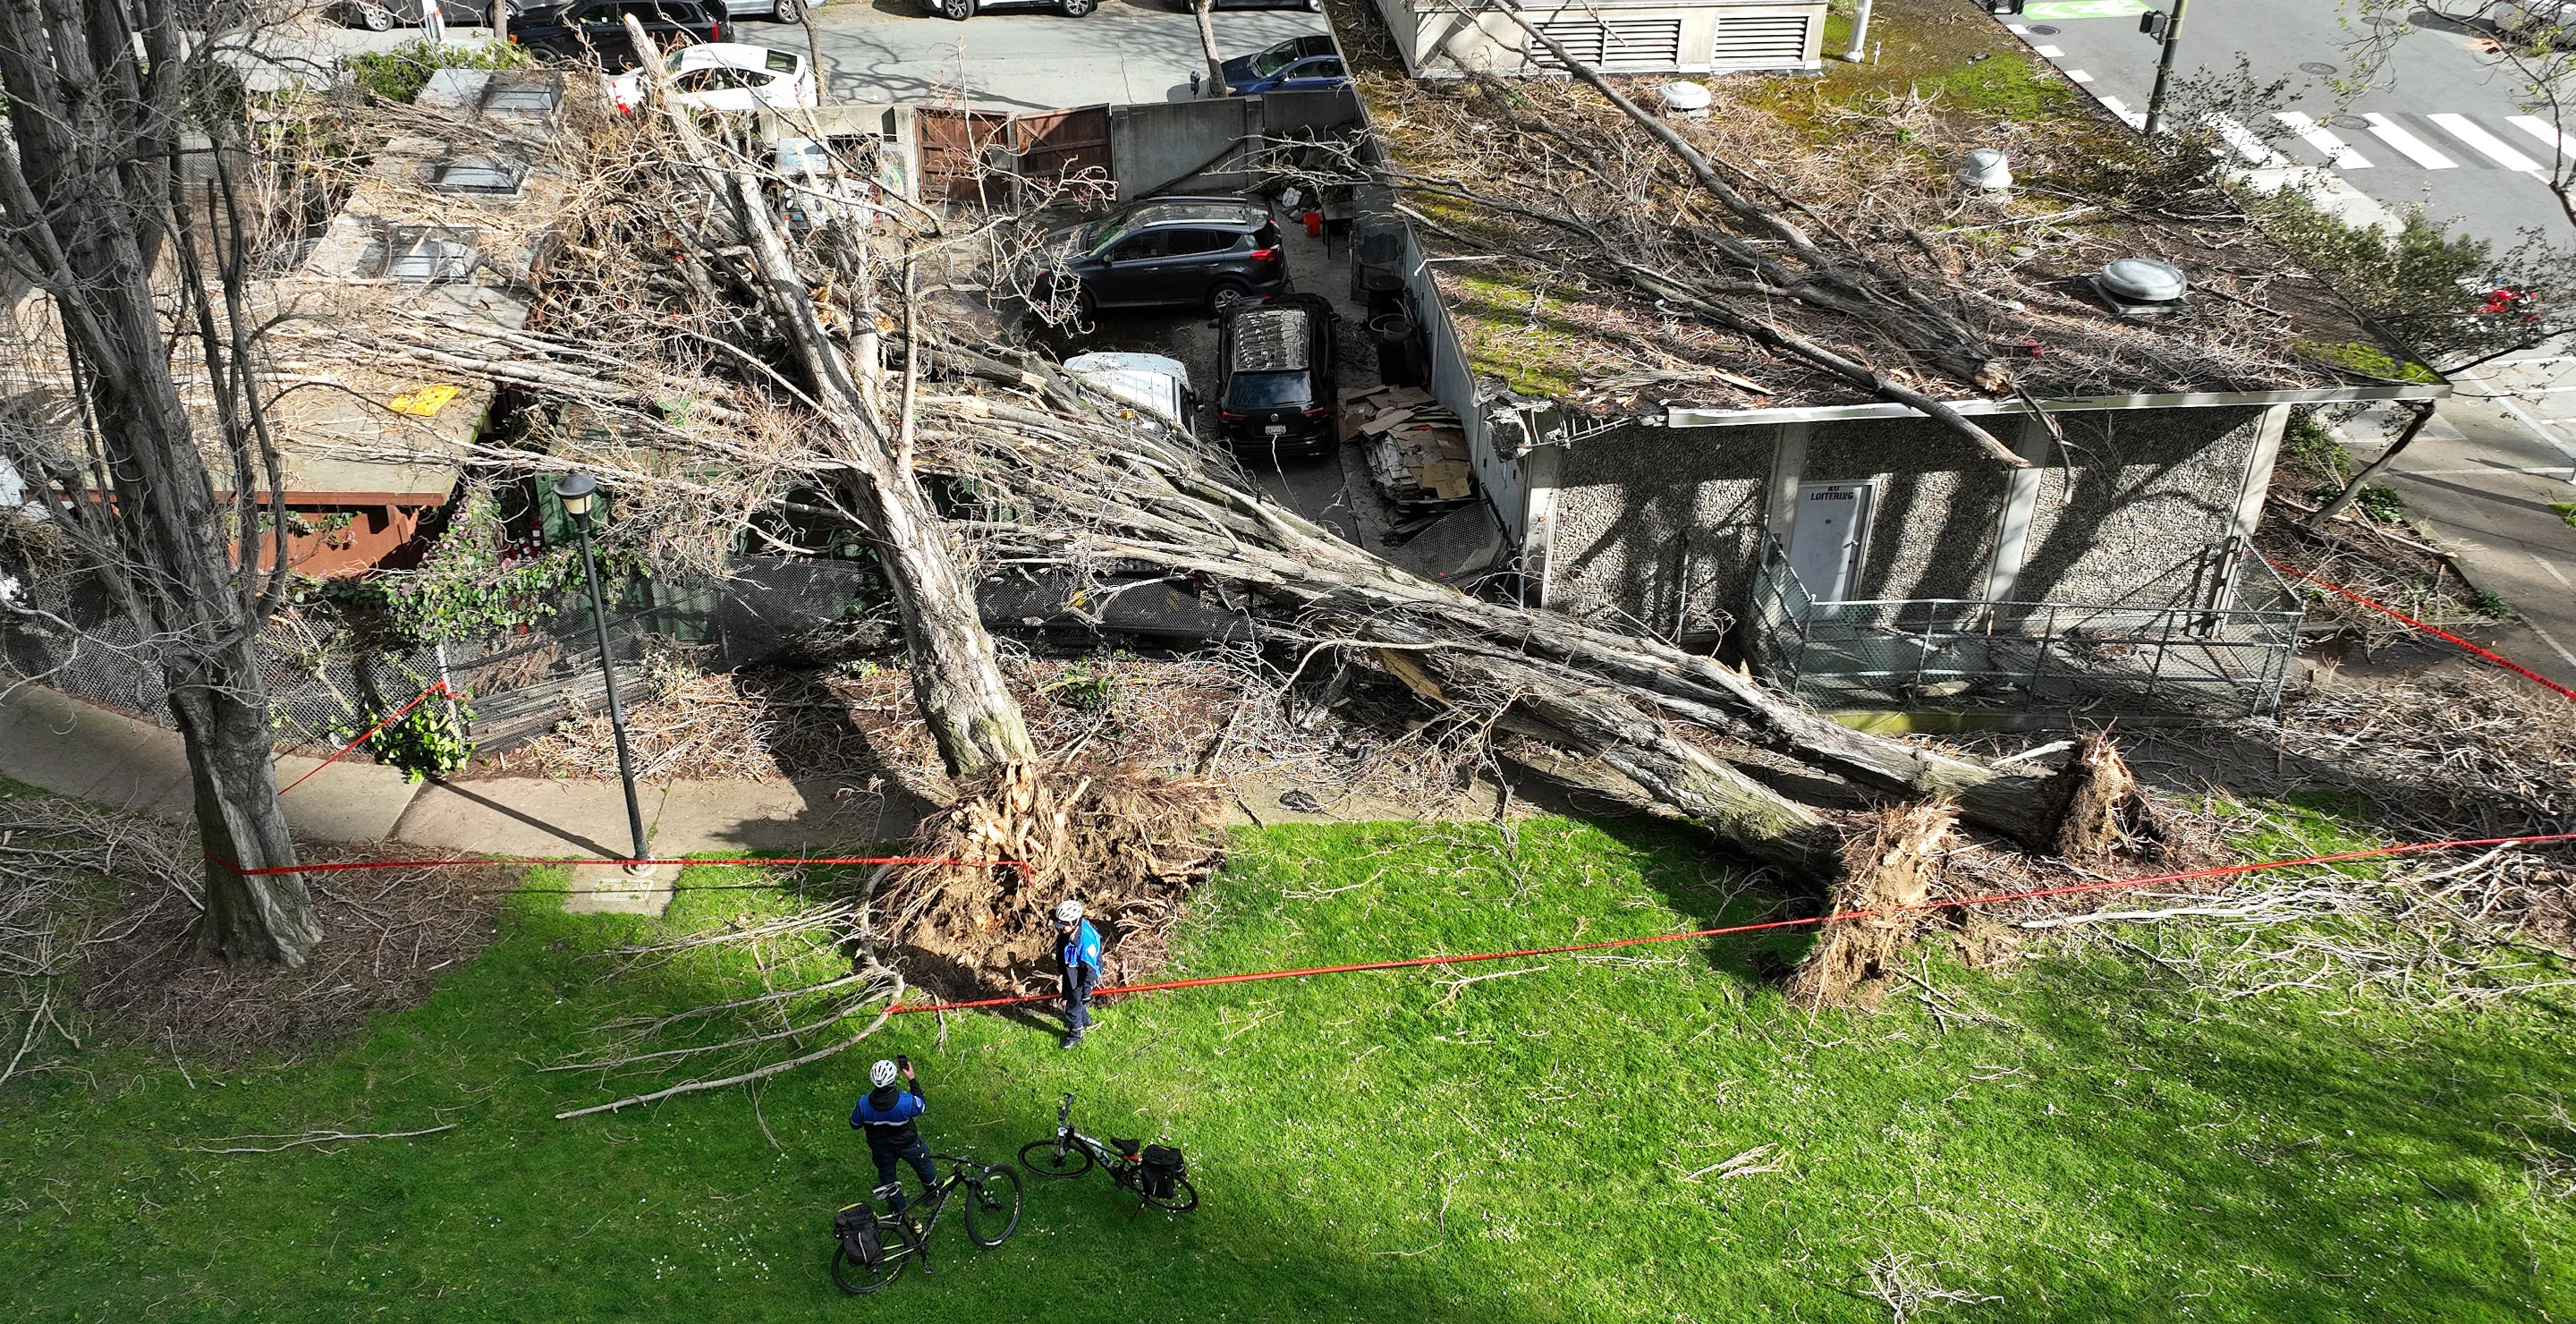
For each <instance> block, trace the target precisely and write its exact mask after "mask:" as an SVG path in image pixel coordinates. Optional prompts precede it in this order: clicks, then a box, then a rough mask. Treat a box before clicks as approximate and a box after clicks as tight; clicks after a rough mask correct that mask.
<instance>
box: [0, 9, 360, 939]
mask: <svg viewBox="0 0 2576 1324" xmlns="http://www.w3.org/2000/svg"><path fill="white" fill-rule="evenodd" d="M181 45H182V43H181V41H180V37H179V30H178V26H177V23H176V21H175V16H174V12H173V10H172V8H171V7H170V5H169V4H168V2H167V0H142V3H139V4H136V5H132V6H126V5H120V4H115V3H110V2H109V0H90V3H88V4H86V5H84V4H78V3H66V4H60V5H47V6H45V7H44V8H43V9H41V10H39V9H38V8H37V7H36V6H34V5H32V4H27V3H23V2H22V0H11V2H10V3H6V4H0V88H5V92H6V95H7V102H8V112H9V117H10V128H11V129H12V130H13V132H12V134H11V136H10V141H9V142H7V143H4V144H0V222H5V233H4V234H0V241H4V242H5V249H6V252H7V255H8V256H9V257H10V258H11V259H12V265H13V266H15V267H16V268H17V269H18V270H20V271H22V272H24V273H26V274H27V275H28V276H30V277H31V278H32V279H33V280H34V281H35V282H36V283H37V284H38V286H39V287H40V288H42V289H43V290H44V291H45V292H46V293H47V294H48V295H50V296H51V298H52V301H53V310H54V312H55V314H56V316H57V317H58V319H59V320H60V322H61V326H62V332H63V341H64V346H65V352H66V354H67V356H68V358H69V360H70V364H69V366H70V368H71V370H72V380H73V381H74V382H75V383H76V384H77V390H78V392H79V394H80V397H81V403H82V404H83V405H84V406H85V409H84V411H83V412H82V415H81V419H80V422H79V424H77V425H76V428H75V430H74V431H73V432H71V433H69V434H67V435H66V437H65V438H64V439H63V442H62V445H61V448H60V449H59V450H53V449H47V448H46V447H49V446H50V444H51V442H52V441H53V440H54V439H53V438H42V439H38V441H36V442H31V443H30V447H29V453H27V454H22V455H20V456H18V457H16V458H19V459H21V460H27V461H30V462H31V463H29V464H22V465H21V466H20V467H21V468H22V470H27V471H28V472H29V473H30V476H31V477H34V478H35V479H36V481H35V483H34V484H33V486H34V488H35V490H36V491H37V492H38V493H41V494H43V495H44V496H46V497H47V498H48V506H49V510H50V513H52V514H53V515H54V516H55V524H56V527H57V528H59V529H60V530H61V531H62V532H63V534H64V536H66V537H67V538H68V539H69V540H70V541H71V542H72V544H73V545H74V547H75V548H76V549H77V550H78V552H79V554H80V556H81V559H82V560H83V562H84V563H86V564H87V566H88V567H89V568H90V569H92V570H93V571H95V572H96V573H97V574H98V576H99V580H100V582H101V583H102V584H103V585H104V586H105V587H106V588H107V590H108V592H109V594H110V595H111V596H112V597H113V598H114V600H115V601H116V603H117V605H118V606H119V607H120V608H121V609H122V610H123V611H124V613H125V615H126V616H127V617H128V619H130V620H131V621H132V622H133V623H134V624H135V626H136V628H137V629H138V630H139V631H140V632H141V634H142V637H143V639H144V640H145V641H146V645H145V647H146V648H147V649H148V650H149V653H150V655H151V656H152V657H153V658H154V660H155V661H156V662H157V663H158V664H159V666H160V668H161V672H162V676H163V679H164V680H165V682H166V683H167V686H168V689H169V692H170V707H171V713H172V715H173V716H174V717H175V718H176V719H177V722H178V726H179V732H180V736H181V739H182V741H183V742H184V743H185V745H186V748H187V754H188V765H189V779H190V782H191V784H192V786H193V787H194V790H195V800H196V812H197V824H198V830H199V833H200V835H201V837H202V838H203V841H204V846H205V850H206V853H207V855H208V856H209V857H210V858H209V860H208V862H207V866H206V915H205V923H204V925H203V927H202V928H201V930H200V941H201V945H202V946H204V947H205V948H206V949H207V950H209V951H212V952H215V953H217V954H220V955H224V956H228V957H239V956H256V957H264V958H268V959H273V960H278V961H283V962H285V963H286V964H288V965H300V964H302V963H303V961H304V959H305V956H306V953H307V952H308V951H309V950H310V949H311V947H312V945H313V944H314V942H315V941H316V940H318V938H319V937H320V925H319V923H318V921H317V920H316V919H315V917H314V914H313V908H312V901H311V898H310V896H309V895H308V894H307V892H306V890H305V887H304V882H303V878H302V876H301V875H299V874H296V873H293V872H287V873H280V874H274V875H268V876H264V877H256V878H251V877H244V876H243V875H242V873H241V872H240V871H239V869H236V868H231V867H227V866H226V864H224V863H218V862H216V861H215V859H213V858H212V857H215V856H221V857H223V859H224V860H225V861H228V862H230V863H231V864H233V865H238V866H240V868H241V869H254V870H256V869H268V868H281V867H283V868H288V869H291V868H292V867H293V866H294V864H295V862H296V859H295V845H294V842H293V841H292V840H291V839H290V838H289V837H288V835H287V829H286V818H285V814H284V811H283V810H282V809H280V807H279V805H278V802H277V783H276V780H275V776H274V774H273V772H272V771H271V769H270V766H269V758H270V743H269V722H268V710H267V704H266V699H265V695H264V693H263V690H262V687H261V684H260V678H259V668H258V662H257V657H256V654H255V651H254V650H255V648H256V646H257V639H258V635H259V629H260V623H261V621H262V620H264V619H265V617H266V615H267V613H268V611H269V610H271V609H272V608H273V607H274V605H275V603H276V602H277V600H278V598H279V596H280V595H281V594H282V592H283V589H284V574H285V570H284V562H285V559H286V558H285V550H286V549H285V537H286V535H285V529H284V514H285V512H284V510H283V508H282V503H281V501H280V499H279V495H278V488H279V485H280V483H281V481H282V479H281V476H280V473H279V464H278V460H277V456H276V452H275V450H274V448H273V447H272V446H270V445H269V443H268V439H267V437H266V435H265V433H264V431H262V430H261V428H260V422H259V417H258V412H257V411H258V403H257V389H256V378H255V374H254V373H253V372H252V371H251V365H250V364H248V363H245V362H242V361H241V360H242V355H243V354H245V353H246V352H247V350H248V347H249V342H248V338H247V335H246V334H245V333H244V329H243V327H242V326H241V325H240V323H239V322H238V321H237V320H234V314H235V313H237V311H238V309H237V307H236V306H235V303H234V300H233V297H232V296H235V295H237V294H238V293H239V285H238V281H239V278H240V271H239V268H238V265H237V264H230V263H228V264H226V265H224V266H223V267H222V268H221V270H220V272H219V275H220V278H221V280H222V281H223V282H224V283H223V286H222V288H221V290H219V291H218V290H209V289H208V287H207V282H206V280H205V279H204V275H203V273H202V272H201V270H200V268H199V261H198V259H199V254H200V253H201V252H211V253H214V254H216V255H217V256H218V257H219V258H220V257H221V256H222V254H223V252H224V245H223V244H222V243H220V242H216V240H217V239H219V237H220V236H217V235H214V234H211V233H210V232H209V231H206V230H201V229H199V228H198V221H197V220H196V219H194V218H192V217H191V215H190V214H189V212H188V210H187V208H186V207H185V206H184V205H183V202H182V198H181V196H180V194H179V192H178V190H177V186H176V185H175V184H174V182H173V180H172V178H171V172H170V170H169V166H168V163H169V162H170V161H172V160H174V159H175V156H176V151H177V142H176V139H175V134H176V131H177V126H178V125H179V124H180V123H182V122H183V120H184V119H185V118H186V115H185V113H184V112H185V110H186V105H185V100H186V99H185V97H184V95H183V91H182V89H183V88H184V87H186V86H187V85H188V80H189V78H190V77H191V76H192V71H191V70H189V68H188V67H187V66H188V63H189V60H188V57H187V56H186V55H185V54H183V52H182V50H181ZM207 45H208V46H209V47H212V46H215V45H219V43H212V42H209V43H207ZM208 127H209V129H211V130H212V131H214V132H215V134H216V136H217V140H218V144H219V145H220V144H221V142H222V140H223V137H224V133H225V129H224V126H223V125H221V124H209V125H208ZM217 172H218V178H219V179H221V178H222V166H221V161H220V153H219V154H218V159H217ZM228 187H229V185H228V183H227V188H228ZM206 219H207V221H208V222H209V223H211V222H212V221H213V219H214V218H212V217H209V218H206ZM234 251H235V253H236V254H237V253H238V244H237V243H236V244H235V245H234ZM156 276H175V278H176V279H174V280H165V281H163V282H161V284H162V285H164V286H166V287H167V288H156V283H155V279H154V278H155V277H156ZM218 298H221V299H222V300H223V302H224V314H225V317H226V319H227V320H228V321H231V323H232V325H231V333H230V334H229V335H227V334H226V333H225V332H224V331H222V330H221V329H220V328H219V327H218V325H217V322H216V314H215V309H214V307H213V301H214V300H216V299H218ZM165 304H167V305H169V306H170V307H173V308H175V309H176V310H177V315H178V316H179V317H181V318H182V319H183V322H182V325H183V326H185V327H186V329H187V331H188V333H189V335H190V338H191V339H193V340H195V341H196V342H197V348H198V349H199V351H200V353H201V358H200V361H199V362H198V363H197V364H196V365H193V367H192V370H201V371H203V372H204V373H205V376H206V380H205V381H204V382H203V383H192V388H193V389H195V390H196V393H198V394H201V395H204V396H208V397H210V398H211V400H212V402H213V412H214V414H215V416H216V419H215V421H216V423H217V425H218V426H217V428H216V431H217V432H218V433H219V434H220V435H219V437H218V438H217V440H218V441H219V442H220V443H221V445H222V446H223V447H224V450H225V452H226V458H227V459H228V460H229V461H230V468H231V473H230V480H231V484H232V488H233V493H234V496H233V502H232V506H231V509H230V511H229V512H228V513H229V514H230V515H231V517H232V519H233V521H234V524H235V526H236V527H235V529H234V530H233V532H232V534H231V535H228V534H227V533H226V531H225V530H224V529H223V528H222V527H221V518H220V515H219V511H218V508H217V506H216V505H215V499H214V488H213V484H212V481H211V479H210V478H209V476H208V474H207V471H206V461H205V457H204V455H203V454H202V453H201V452H200V449H199V442H200V437H199V435H198V434H199V429H198V428H197V427H196V426H195V425H194V424H193V422H192V420H191V417H190V415H189V412H188V409H187V406H186V404H185V403H184V402H183V400H182V397H181V394H180V387H179V381H178V379H177V377H176V375H175V374H174V371H173V367H172V364H173V359H174V346H173V344H172V342H171V340H170V339H169V338H168V337H167V336H166V335H165V334H164V327H163V321H162V318H163V316H164V305H165ZM190 322H193V325H189V323H190ZM263 470H264V471H265V473H266V477H267V481H266V482H265V483H264V484H263V483H262V482H261V481H260V473H261V471H263ZM263 492H264V493H265V500H264V501H263ZM263 506H264V507H265V510H266V512H267V515H266V518H268V519H269V520H270V521H271V527H272V528H273V529H274V530H275V538H274V552H275V561H276V564H275V565H274V566H272V568H271V569H270V570H269V571H268V572H266V573H265V574H263V572H261V571H260V570H259V568H258V563H259V559H260V554H261V547H260V543H261V540H260V538H259V530H260V521H261V519H262V518H263V516H262V513H261V512H262V510H263ZM228 542H229V543H233V544H235V545H236V546H237V547H238V549H239V550H238V553H237V554H236V553H235V552H233V551H228V550H227V543H228ZM236 555H238V562H237V561H236ZM263 581H265V583H264V585H263Z"/></svg>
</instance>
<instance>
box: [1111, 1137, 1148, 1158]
mask: <svg viewBox="0 0 2576 1324" xmlns="http://www.w3.org/2000/svg"><path fill="white" fill-rule="evenodd" d="M1144 1146H1145V1142H1144V1141H1142V1140H1121V1139H1119V1138H1118V1137H1116V1136H1111V1137H1110V1138H1109V1147H1110V1148H1111V1149H1114V1150H1117V1151H1118V1156H1119V1157H1120V1158H1134V1157H1136V1152H1137V1151H1138V1150H1140V1149H1142V1148H1144Z"/></svg>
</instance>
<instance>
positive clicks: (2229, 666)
mask: <svg viewBox="0 0 2576 1324" xmlns="http://www.w3.org/2000/svg"><path fill="white" fill-rule="evenodd" d="M2171 574H2172V575H2173V576H2176V577H2178V578H2177V582H2176V583H2175V584H2174V585H2172V586H2171V588H2172V591H2170V592H2156V591H2154V589H2155V586H2153V585H2148V586H2142V587H2141V588H2140V589H2139V590H2137V591H2136V593H2135V594H2134V595H2133V597H2134V599H2135V600H2138V601H2162V602H2166V603H2169V604H2176V605H2167V606H2159V607H2143V606H2116V605H2094V604H2084V603H2064V602H2001V601H1982V600H1967V599H1951V598H1925V599H1908V600H1885V601H1870V602H1817V601H1814V600H1812V599H1810V598H1809V597H1808V596H1807V591H1806V589H1805V587H1804V586H1803V585H1801V584H1800V583H1799V582H1798V576H1797V574H1796V572H1795V571H1792V570H1791V569H1790V568H1789V561H1788V557H1787V556H1786V555H1785V554H1784V553H1783V552H1782V551H1781V549H1780V546H1779V544H1778V543H1777V542H1773V543H1771V544H1770V546H1769V547H1768V548H1767V549H1766V552H1765V555H1764V558H1763V564H1762V571H1761V574H1760V575H1759V577H1758V578H1757V579H1756V581H1755V588H1754V620H1753V643H1754V653H1755V660H1756V662H1757V664H1758V665H1759V666H1760V667H1761V668H1762V671H1763V673H1764V674H1765V675H1767V676H1769V677H1771V678H1772V679H1774V680H1776V681H1778V682H1779V683H1781V684H1783V685H1786V686H1789V687H1791V688H1792V689H1794V690H1795V691H1796V692H1797V694H1798V697H1799V698H1801V699H1804V700H1806V701H1807V702H1809V703H1812V704H1815V705H1816V706H1818V707H1821V708H1828V709H1854V708H1864V709H1866V708H1897V709H1912V710H1939V711H1955V712H2011V713H2042V712H2055V713H2070V712H2071V713H2077V714H2082V715H2086V716H2103V717H2108V716H2151V715H2175V716H2193V717H2205V718H2235V717H2248V716H2253V715H2256V714H2260V713H2268V712H2270V711H2272V709H2273V708H2274V707H2275V706H2276V705H2277V704H2278V703H2279V702H2280V697H2281V685H2282V682H2283V681H2284V680H2285V679H2286V677H2287V675H2288V671H2289V664H2290V659H2291V657H2292V656H2293V655H2295V654H2296V652H2297V651H2298V642H2299V622H2300V621H2301V619H2303V618H2304V616H2305V615H2306V609H2305V607H2304V605H2303V604H2302V603H2301V602H2300V600H2299V597H2298V595H2297V594H2295V593H2293V592H2291V591H2290V589H2289V587H2288V586H2287V585H2285V584H2283V583H2282V582H2281V580H2280V577H2279V576H2277V575H2275V574H2273V573H2272V571H2271V568H2270V567H2269V566H2267V565H2265V564H2264V562H2263V559H2262V558H2261V557H2258V556H2252V555H2250V554H2248V553H2246V552H2245V551H2244V549H2243V548H2242V547H2241V545H2225V544H2222V545H2217V546H2212V547H2209V548H2204V549H2202V550H2201V551H2199V552H2198V553H2196V554H2195V555H2193V556H2192V557H2190V558H2187V559H2186V560H2185V561H2184V562H2182V563H2181V564H2179V565H2177V566H2176V567H2175V568H2174V569H2173V571H2172V572H2171Z"/></svg>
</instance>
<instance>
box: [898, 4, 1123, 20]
mask: <svg viewBox="0 0 2576 1324" xmlns="http://www.w3.org/2000/svg"><path fill="white" fill-rule="evenodd" d="M1099 6H1100V0H921V7H922V10H923V11H924V12H925V13H929V14H931V15H934V16H936V17H939V18H953V19H955V20H957V21H958V22H960V23H963V22H965V21H966V20H967V19H970V18H973V17H975V16H976V15H977V14H980V13H983V12H984V11H985V10H987V9H1052V10H1054V11H1055V12H1057V13H1059V14H1062V15H1064V16H1065V17H1066V18H1080V17H1082V16H1083V15H1085V14H1088V13H1090V12H1091V11H1092V10H1094V9H1097V8H1099Z"/></svg>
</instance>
